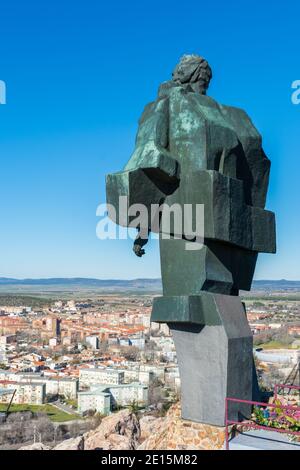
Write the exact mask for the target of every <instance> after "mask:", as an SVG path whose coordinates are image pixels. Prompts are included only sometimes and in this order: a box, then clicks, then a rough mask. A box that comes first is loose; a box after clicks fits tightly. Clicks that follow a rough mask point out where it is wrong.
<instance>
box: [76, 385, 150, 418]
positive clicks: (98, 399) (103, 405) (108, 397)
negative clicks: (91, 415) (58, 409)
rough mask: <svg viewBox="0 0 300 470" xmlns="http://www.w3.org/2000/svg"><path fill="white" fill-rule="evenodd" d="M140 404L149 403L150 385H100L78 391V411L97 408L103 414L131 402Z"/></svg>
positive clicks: (145, 404)
mask: <svg viewBox="0 0 300 470" xmlns="http://www.w3.org/2000/svg"><path fill="white" fill-rule="evenodd" d="M133 402H135V403H137V404H138V405H139V406H147V405H148V387H147V386H145V385H142V384H139V383H131V384H119V385H110V386H108V387H107V386H105V385H104V386H100V385H99V386H98V387H95V388H92V389H91V390H89V391H86V392H79V393H78V411H79V412H80V413H84V412H85V411H88V410H95V411H97V412H98V413H101V414H105V415H107V414H109V412H110V410H111V409H114V408H116V407H118V406H128V405H130V404H131V403H133Z"/></svg>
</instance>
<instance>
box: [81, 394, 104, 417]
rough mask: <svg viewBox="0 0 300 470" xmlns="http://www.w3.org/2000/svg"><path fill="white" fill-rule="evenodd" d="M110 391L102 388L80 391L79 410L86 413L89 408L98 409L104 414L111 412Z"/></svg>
mask: <svg viewBox="0 0 300 470" xmlns="http://www.w3.org/2000/svg"><path fill="white" fill-rule="evenodd" d="M110 401H111V398H110V393H107V392H102V391H101V389H100V390H89V391H88V392H79V393H78V412H79V413H81V414H82V413H85V412H86V411H89V410H94V411H97V412H98V413H101V414H102V415H108V414H109V413H110Z"/></svg>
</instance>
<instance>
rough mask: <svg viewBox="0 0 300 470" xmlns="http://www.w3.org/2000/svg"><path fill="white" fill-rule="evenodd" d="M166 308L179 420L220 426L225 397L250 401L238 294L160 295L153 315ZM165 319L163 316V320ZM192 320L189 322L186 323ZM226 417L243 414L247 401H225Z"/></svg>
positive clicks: (248, 341)
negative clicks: (175, 366)
mask: <svg viewBox="0 0 300 470" xmlns="http://www.w3.org/2000/svg"><path fill="white" fill-rule="evenodd" d="M158 312H159V316H160V318H161V320H163V319H164V318H165V317H164V312H168V315H170V317H171V318H175V319H176V320H177V321H176V322H175V323H173V322H169V323H168V325H169V327H170V330H171V332H172V335H173V339H174V343H175V347H176V352H177V359H178V365H179V372H180V378H181V408H182V418H184V419H186V420H191V421H196V422H199V423H206V424H210V425H215V426H224V425H225V399H226V397H230V398H238V399H244V400H252V399H253V388H254V385H255V375H254V371H253V352H252V348H253V340H252V333H251V330H250V327H249V325H248V322H247V318H246V314H245V309H244V306H243V304H242V302H241V300H240V298H239V297H234V296H230V295H222V294H212V293H209V292H202V293H201V295H199V296H179V297H170V298H168V297H162V298H161V300H160V299H159V298H158V299H156V300H155V302H154V306H153V317H154V318H156V314H157V316H158ZM165 319H166V318H165ZM191 322H192V323H191ZM228 410H229V417H230V419H233V420H242V419H245V418H248V417H249V416H250V414H251V408H250V406H249V405H245V404H242V403H230V404H229V407H228Z"/></svg>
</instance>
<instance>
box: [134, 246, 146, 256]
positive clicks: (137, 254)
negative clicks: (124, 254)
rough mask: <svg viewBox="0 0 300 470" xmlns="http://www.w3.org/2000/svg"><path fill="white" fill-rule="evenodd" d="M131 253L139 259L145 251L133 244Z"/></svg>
mask: <svg viewBox="0 0 300 470" xmlns="http://www.w3.org/2000/svg"><path fill="white" fill-rule="evenodd" d="M133 251H134V253H135V254H136V256H138V257H139V258H141V257H142V256H143V255H144V254H145V250H144V249H143V248H142V247H141V245H137V244H134V245H133Z"/></svg>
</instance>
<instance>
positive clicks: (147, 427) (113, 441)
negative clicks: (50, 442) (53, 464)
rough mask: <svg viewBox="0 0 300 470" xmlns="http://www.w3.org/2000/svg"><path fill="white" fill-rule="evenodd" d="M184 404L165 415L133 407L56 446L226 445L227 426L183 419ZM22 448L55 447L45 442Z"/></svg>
mask: <svg viewBox="0 0 300 470" xmlns="http://www.w3.org/2000/svg"><path fill="white" fill-rule="evenodd" d="M180 414H181V410H180V405H179V404H175V405H173V406H172V407H171V408H170V409H169V411H168V413H167V415H166V416H165V417H159V418H157V417H155V416H150V415H146V416H142V417H141V419H140V420H138V418H137V417H136V415H135V414H134V413H130V411H129V410H122V411H119V412H118V413H114V414H112V415H110V416H107V417H106V418H104V419H103V420H102V422H101V424H100V425H99V426H98V427H97V428H96V429H94V430H93V431H89V432H88V433H85V434H84V435H83V436H79V437H76V438H73V439H67V440H65V441H63V442H61V443H60V444H58V445H57V446H55V447H54V448H53V449H52V450H135V449H137V450H176V449H177V450H218V449H222V448H223V445H224V440H225V430H224V428H220V427H217V426H210V425H208V424H201V423H196V422H192V421H187V420H184V419H181V417H180ZM19 450H51V449H50V447H47V446H45V445H43V444H33V445H31V446H26V447H21V449H19Z"/></svg>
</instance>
